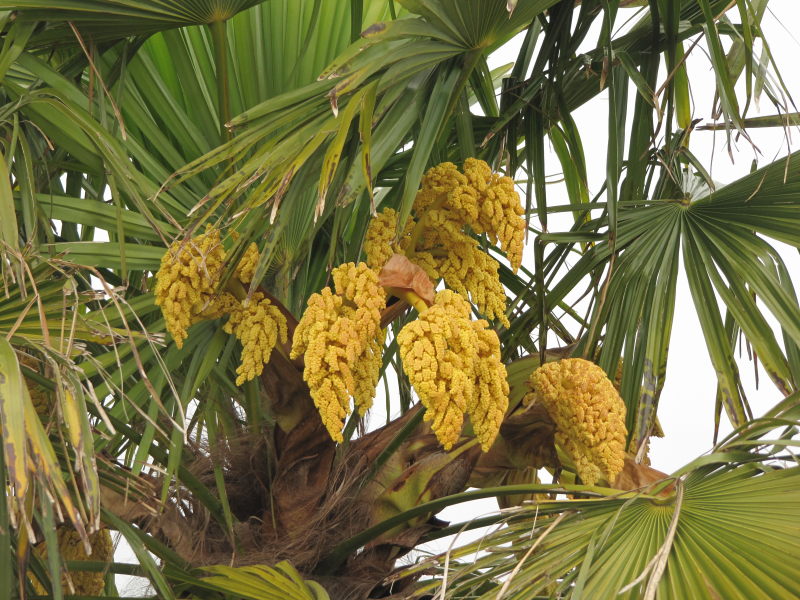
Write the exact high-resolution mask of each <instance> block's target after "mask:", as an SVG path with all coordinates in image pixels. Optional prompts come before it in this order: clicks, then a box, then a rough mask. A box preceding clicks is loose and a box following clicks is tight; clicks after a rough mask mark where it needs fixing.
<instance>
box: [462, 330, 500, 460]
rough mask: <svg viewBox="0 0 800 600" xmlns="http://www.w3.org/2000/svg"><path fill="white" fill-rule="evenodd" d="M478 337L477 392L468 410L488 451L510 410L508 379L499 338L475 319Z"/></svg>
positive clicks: (477, 434)
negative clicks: (501, 355) (501, 357)
mask: <svg viewBox="0 0 800 600" xmlns="http://www.w3.org/2000/svg"><path fill="white" fill-rule="evenodd" d="M472 328H473V329H474V330H475V333H476V336H477V342H478V343H477V345H476V346H475V350H476V351H477V360H476V361H475V393H474V394H473V396H472V403H471V404H469V405H467V413H468V414H469V418H470V420H471V421H472V428H473V429H474V431H475V435H476V436H477V438H478V441H479V442H480V443H481V448H483V451H484V452H486V451H488V450H489V448H491V446H492V444H493V443H494V438H495V437H497V433H498V431H500V425H502V424H503V417H505V414H506V410H507V409H508V392H509V389H508V379H507V373H506V367H505V365H504V364H503V363H502V361H501V360H500V338H498V337H497V332H496V331H494V330H493V329H489V328H488V323H487V322H486V321H483V320H481V321H473V322H472Z"/></svg>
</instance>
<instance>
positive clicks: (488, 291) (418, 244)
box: [364, 158, 525, 327]
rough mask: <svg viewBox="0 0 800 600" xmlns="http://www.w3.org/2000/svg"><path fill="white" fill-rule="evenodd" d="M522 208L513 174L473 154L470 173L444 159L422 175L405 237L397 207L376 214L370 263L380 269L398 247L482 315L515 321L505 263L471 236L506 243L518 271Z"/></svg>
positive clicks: (370, 233) (366, 246)
mask: <svg viewBox="0 0 800 600" xmlns="http://www.w3.org/2000/svg"><path fill="white" fill-rule="evenodd" d="M523 212H524V211H523V209H522V205H521V204H520V200H519V195H518V194H517V193H516V191H515V190H514V182H513V180H511V179H510V178H508V177H502V176H500V175H498V174H496V173H492V171H491V168H490V167H489V165H488V164H486V163H485V162H484V161H482V160H478V159H474V158H470V159H467V160H466V161H465V163H464V169H463V172H462V171H459V169H458V167H456V165H454V164H453V163H450V162H444V163H441V164H439V165H437V166H435V167H432V168H431V169H429V170H428V171H427V172H426V173H425V175H424V176H423V178H422V185H421V187H420V189H419V191H418V192H417V196H416V198H415V200H414V205H413V216H412V218H410V219H409V221H408V222H407V223H406V227H405V230H404V232H403V234H402V235H401V236H400V238H399V241H395V237H396V232H397V225H398V223H397V213H396V212H395V211H394V210H392V209H385V210H384V211H383V212H382V213H381V214H379V215H378V216H376V217H375V218H374V219H373V220H372V222H371V223H370V226H369V229H368V231H367V235H366V239H365V242H364V250H365V253H366V255H367V262H368V263H369V265H370V266H371V267H373V268H376V269H380V267H382V266H383V265H384V264H385V263H386V261H387V260H388V259H389V258H390V257H391V256H392V254H393V253H396V252H398V253H399V252H404V253H405V254H406V255H407V256H408V257H409V258H410V259H411V260H412V262H414V263H415V264H417V265H418V266H419V267H421V268H422V269H423V270H424V271H425V273H427V275H428V276H429V277H430V278H431V279H433V280H434V281H436V280H438V279H444V281H445V283H446V284H447V286H448V287H449V288H451V289H454V290H455V291H457V292H458V293H460V294H461V295H463V296H464V297H465V298H466V299H468V300H470V301H471V302H473V303H474V304H475V306H476V307H477V309H478V311H479V312H480V313H482V314H483V315H485V316H486V317H488V318H489V319H498V320H499V321H500V322H501V323H502V324H503V325H505V326H506V327H508V326H509V322H508V319H507V318H506V316H505V309H506V295H505V290H504V289H503V286H502V284H501V283H500V278H499V275H498V270H499V268H500V265H499V263H498V262H497V261H496V260H495V259H494V258H492V257H491V256H490V255H489V254H487V253H486V252H484V251H483V250H482V248H481V246H480V244H479V243H478V241H477V240H476V239H475V238H474V237H473V236H472V235H471V234H472V233H477V234H484V233H485V234H486V235H487V236H488V237H489V238H490V239H491V240H492V242H493V243H498V242H499V243H500V246H501V248H502V250H503V251H504V252H505V253H506V255H507V256H508V259H509V261H510V263H511V266H512V268H513V269H514V270H516V269H517V268H519V265H520V262H521V260H522V243H523V239H524V235H525V220H524V219H523V218H522V214H523Z"/></svg>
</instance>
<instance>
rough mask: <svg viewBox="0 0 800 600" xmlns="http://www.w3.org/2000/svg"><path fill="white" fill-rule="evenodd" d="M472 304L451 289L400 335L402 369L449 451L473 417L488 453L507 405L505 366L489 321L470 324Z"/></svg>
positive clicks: (483, 446)
mask: <svg viewBox="0 0 800 600" xmlns="http://www.w3.org/2000/svg"><path fill="white" fill-rule="evenodd" d="M469 317H470V306H469V304H468V303H467V301H466V300H464V298H463V297H461V296H459V295H458V294H456V293H455V292H453V291H451V290H442V291H441V292H439V293H437V294H436V301H435V303H434V304H433V306H431V307H430V308H428V309H427V310H425V311H423V312H422V313H421V314H420V316H419V318H418V319H416V320H415V321H412V322H411V323H408V324H407V325H406V326H405V327H403V329H402V331H401V332H400V334H399V335H398V336H397V342H398V345H399V347H400V357H401V359H402V361H403V369H404V370H405V372H406V374H407V375H408V378H409V380H410V381H411V384H412V385H413V386H414V389H416V391H417V394H418V395H419V398H420V401H421V402H422V404H423V405H424V406H425V408H426V409H427V410H426V412H425V420H426V421H432V423H431V428H432V429H433V432H434V433H435V434H436V438H437V439H438V440H439V443H440V444H442V446H443V447H444V449H445V450H449V449H450V448H452V447H453V444H455V443H456V442H457V441H458V438H459V436H460V435H461V429H462V426H463V422H464V414H465V413H466V414H468V415H469V416H470V419H471V421H472V424H473V429H474V430H475V434H476V436H477V437H478V440H479V441H480V443H481V448H482V449H483V450H484V451H487V450H488V449H489V448H490V447H491V445H492V443H493V442H494V439H495V437H496V436H497V432H498V431H499V429H500V423H501V422H502V419H503V415H504V414H505V411H506V408H507V407H508V384H507V382H506V371H505V366H504V365H503V364H502V363H501V362H500V342H499V340H498V339H497V334H496V333H495V332H494V331H493V330H490V329H487V325H488V324H487V323H486V321H474V322H473V321H470V318H469Z"/></svg>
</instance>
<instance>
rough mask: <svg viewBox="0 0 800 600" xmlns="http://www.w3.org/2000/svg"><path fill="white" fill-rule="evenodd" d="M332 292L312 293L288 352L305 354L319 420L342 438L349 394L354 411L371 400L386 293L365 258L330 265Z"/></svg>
mask: <svg viewBox="0 0 800 600" xmlns="http://www.w3.org/2000/svg"><path fill="white" fill-rule="evenodd" d="M331 275H332V277H333V282H334V287H335V292H334V291H333V290H331V288H329V287H327V288H325V289H323V290H322V292H320V293H319V294H313V295H312V296H311V297H310V298H309V300H308V306H307V308H306V311H305V312H304V313H303V317H302V318H301V319H300V323H299V324H298V326H297V329H296V330H295V334H294V340H293V342H292V353H291V356H292V358H297V357H299V356H300V355H302V354H305V358H304V360H305V369H304V371H303V378H304V379H305V380H306V383H308V387H309V389H310V390H311V397H312V398H313V399H314V404H315V405H316V407H317V410H319V413H320V416H321V418H322V422H323V424H324V425H325V427H326V428H327V430H328V432H329V433H330V435H331V437H332V438H333V439H334V440H335V441H337V442H341V441H342V439H343V438H342V426H343V424H344V419H345V417H347V415H348V414H350V398H351V397H352V398H353V400H354V402H355V405H356V408H357V409H358V412H359V414H362V415H363V414H364V413H365V412H366V411H367V410H368V409H369V408H370V406H371V405H372V399H373V397H374V395H375V385H376V384H377V381H378V373H379V370H380V366H381V352H380V351H381V347H382V344H383V335H384V334H383V331H382V330H381V326H380V321H381V310H383V308H385V307H386V295H385V293H384V291H383V288H382V287H381V286H380V285H379V284H378V275H377V274H376V273H375V271H373V270H372V269H370V268H369V266H368V265H367V264H365V263H358V264H357V265H356V264H354V263H347V264H344V265H341V266H339V267H337V268H336V269H334V270H333V272H332V273H331Z"/></svg>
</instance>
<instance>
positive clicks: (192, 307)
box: [155, 228, 287, 385]
mask: <svg viewBox="0 0 800 600" xmlns="http://www.w3.org/2000/svg"><path fill="white" fill-rule="evenodd" d="M225 257H226V252H225V248H224V247H223V245H222V242H221V240H220V232H219V230H218V229H213V228H209V229H207V230H206V232H205V233H202V234H200V235H198V236H196V237H194V238H191V239H189V240H178V241H175V242H173V243H172V245H171V246H170V247H169V248H168V249H167V251H166V252H165V253H164V256H163V257H162V258H161V267H160V268H159V270H158V272H157V273H156V289H155V296H156V300H155V302H156V304H157V305H158V306H160V307H161V311H162V313H163V314H164V321H165V322H166V326H167V330H168V331H169V333H170V334H171V335H172V337H173V339H174V340H175V344H176V345H177V346H178V348H182V347H183V342H184V340H185V339H186V337H187V336H188V329H189V327H190V326H191V325H193V324H195V323H197V322H200V321H204V320H210V319H218V318H220V317H223V316H226V315H227V316H228V317H229V319H228V322H227V323H225V325H224V326H223V329H224V331H225V332H226V333H231V334H233V335H235V336H236V338H237V339H238V340H239V341H240V342H241V343H242V356H241V359H242V360H241V364H240V365H239V367H238V368H237V369H236V373H237V379H236V385H241V384H243V383H244V382H246V381H249V380H251V379H253V378H255V377H257V376H258V375H260V374H261V373H262V371H263V369H264V364H266V363H267V362H269V359H270V356H271V354H272V350H273V349H274V348H275V346H276V344H277V342H278V340H280V341H281V342H283V343H285V342H286V341H287V334H286V317H285V316H284V315H283V314H282V313H281V312H280V310H279V309H278V308H277V307H276V306H274V305H273V304H272V303H271V302H270V300H269V299H268V298H266V297H265V296H264V294H262V293H261V292H256V293H254V294H252V295H251V297H249V298H248V297H243V298H242V299H241V300H240V299H237V298H236V296H234V295H233V294H231V293H229V292H226V291H225V292H222V293H219V294H218V293H217V287H218V285H219V283H220V279H221V275H222V270H223V267H224V263H225ZM257 264H258V246H256V244H250V245H249V246H248V247H247V249H246V250H245V252H244V255H243V256H242V259H241V260H240V261H239V263H238V264H237V265H236V269H235V271H234V273H235V276H236V278H237V279H238V282H239V283H249V282H250V281H252V278H253V273H254V272H255V268H256V265H257Z"/></svg>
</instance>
